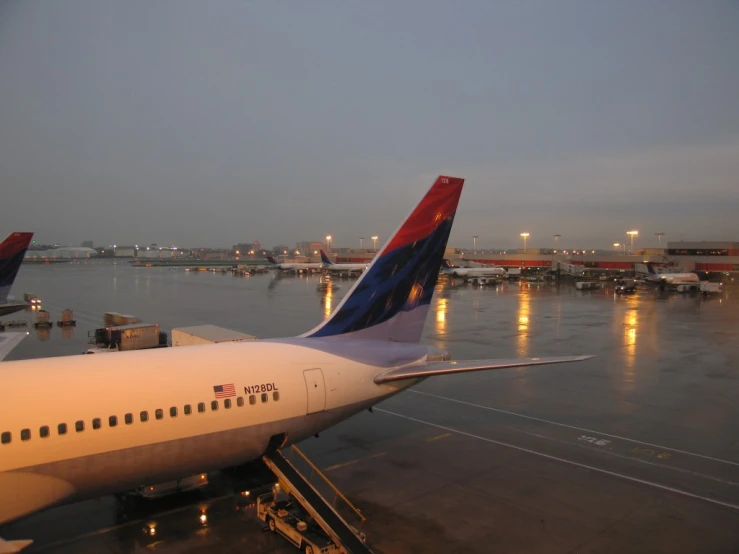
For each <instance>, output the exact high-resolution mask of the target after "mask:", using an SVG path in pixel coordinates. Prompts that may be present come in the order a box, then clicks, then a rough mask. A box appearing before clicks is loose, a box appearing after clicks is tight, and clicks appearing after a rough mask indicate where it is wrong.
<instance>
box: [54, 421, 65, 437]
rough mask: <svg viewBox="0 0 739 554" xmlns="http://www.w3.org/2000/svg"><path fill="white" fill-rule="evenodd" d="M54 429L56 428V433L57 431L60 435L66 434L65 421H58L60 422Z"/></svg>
mask: <svg viewBox="0 0 739 554" xmlns="http://www.w3.org/2000/svg"><path fill="white" fill-rule="evenodd" d="M56 430H57V432H58V433H59V434H60V435H66V434H67V424H66V423H60V424H59V425H58V426H57V428H56Z"/></svg>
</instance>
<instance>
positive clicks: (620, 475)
mask: <svg viewBox="0 0 739 554" xmlns="http://www.w3.org/2000/svg"><path fill="white" fill-rule="evenodd" d="M375 411H376V412H381V413H383V414H388V415H392V416H395V417H400V418H402V419H407V420H409V421H415V422H416V423H422V424H423V425H428V426H430V427H436V428H437V429H442V430H444V431H449V432H451V433H456V434H458V435H463V436H465V437H470V438H472V439H477V440H481V441H485V442H489V443H492V444H497V445H499V446H505V447H507V448H512V449H514V450H518V451H520V452H526V453H527V454H533V455H534V456H540V457H542V458H547V459H549V460H554V461H556V462H562V463H565V464H569V465H572V466H575V467H580V468H583V469H589V470H590V471H595V472H598V473H603V474H605V475H610V476H612V477H616V478H618V479H624V480H626V481H631V482H633V483H639V484H641V485H646V486H648V487H653V488H655V489H661V490H664V491H669V492H674V493H675V494H679V495H681V496H687V497H690V498H695V499H697V500H703V501H704V502H709V503H711V504H715V505H717V506H724V507H725V508H731V509H732V510H737V511H739V504H732V503H731V502H724V501H722V500H716V499H715V498H709V497H707V496H701V495H699V494H694V493H692V492H688V491H684V490H682V489H676V488H674V487H668V486H667V485H661V484H659V483H655V482H654V481H647V480H645V479H638V478H637V477H630V476H629V475H624V474H623V473H616V472H615V471H609V470H607V469H602V468H599V467H595V466H591V465H588V464H581V463H580V462H575V461H573V460H567V459H566V458H560V457H558V456H552V455H551V454H544V453H543V452H537V451H536V450H530V449H528V448H523V447H522V446H516V445H515V444H509V443H507V442H502V441H498V440H495V439H490V438H488V437H481V436H480V435H474V434H472V433H467V432H466V431H460V430H459V429H453V428H451V427H445V426H444V425H439V424H437V423H431V422H430V421H424V420H422V419H416V418H415V417H410V416H407V415H403V414H397V413H395V412H391V411H388V410H385V409H381V408H377V407H375Z"/></svg>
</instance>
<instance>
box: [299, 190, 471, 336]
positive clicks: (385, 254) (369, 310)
mask: <svg viewBox="0 0 739 554" xmlns="http://www.w3.org/2000/svg"><path fill="white" fill-rule="evenodd" d="M463 184H464V179H460V178H459V177H447V176H441V177H439V178H438V179H436V182H435V183H434V185H433V186H432V187H431V189H430V190H429V191H428V192H427V193H426V195H425V196H424V197H423V199H422V200H421V202H420V203H419V204H418V206H416V208H415V209H414V210H413V212H411V214H410V215H409V216H408V218H407V219H406V220H405V221H404V222H403V224H402V225H401V226H400V228H399V229H398V230H397V231H396V232H395V234H394V235H393V236H392V238H391V239H390V240H389V242H388V243H387V244H386V245H385V247H384V248H383V249H382V250H381V251H380V253H379V254H378V255H377V256H376V257H375V259H374V260H373V262H372V263H371V264H370V266H369V267H368V268H367V270H366V271H365V272H364V274H363V275H362V277H361V279H359V281H357V282H356V283H355V285H354V287H352V288H351V290H349V292H348V293H347V294H346V296H345V297H344V299H343V300H342V302H341V303H340V304H339V305H338V306H337V308H336V309H335V310H334V312H333V313H332V314H331V317H330V318H329V319H327V320H326V321H324V322H323V323H322V324H320V325H319V326H318V327H316V328H315V329H313V330H311V331H309V332H308V333H306V334H304V335H302V336H303V337H332V336H351V337H355V338H367V339H379V340H391V341H401V342H418V341H419V340H420V338H421V333H422V332H423V325H424V323H425V321H426V314H427V313H428V310H429V306H430V304H431V298H432V296H433V293H434V287H435V286H436V281H437V279H438V277H439V268H440V267H441V263H442V260H443V258H444V251H445V250H446V245H447V241H448V240H449V233H450V232H451V230H452V223H453V222H454V215H455V214H456V212H457V204H459V197H460V195H461V193H462V185H463Z"/></svg>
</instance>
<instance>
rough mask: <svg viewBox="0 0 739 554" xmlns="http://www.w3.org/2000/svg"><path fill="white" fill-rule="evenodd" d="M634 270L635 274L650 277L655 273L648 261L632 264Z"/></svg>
mask: <svg viewBox="0 0 739 554" xmlns="http://www.w3.org/2000/svg"><path fill="white" fill-rule="evenodd" d="M634 272H635V273H636V274H637V275H646V276H648V277H652V276H654V275H656V274H657V272H656V271H654V266H652V264H650V263H644V264H634Z"/></svg>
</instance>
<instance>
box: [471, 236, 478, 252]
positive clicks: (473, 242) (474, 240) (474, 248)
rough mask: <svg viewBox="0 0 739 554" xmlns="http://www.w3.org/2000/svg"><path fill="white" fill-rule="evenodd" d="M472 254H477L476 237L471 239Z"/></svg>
mask: <svg viewBox="0 0 739 554" xmlns="http://www.w3.org/2000/svg"><path fill="white" fill-rule="evenodd" d="M472 253H473V254H477V235H474V236H473V237H472Z"/></svg>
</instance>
